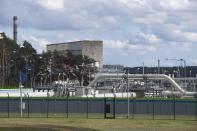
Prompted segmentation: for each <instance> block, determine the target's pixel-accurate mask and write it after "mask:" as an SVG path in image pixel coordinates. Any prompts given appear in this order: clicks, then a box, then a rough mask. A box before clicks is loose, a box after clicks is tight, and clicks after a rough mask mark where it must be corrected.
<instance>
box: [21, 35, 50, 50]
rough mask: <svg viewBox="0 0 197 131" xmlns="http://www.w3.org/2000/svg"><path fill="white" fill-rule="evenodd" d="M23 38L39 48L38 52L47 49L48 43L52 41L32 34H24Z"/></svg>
mask: <svg viewBox="0 0 197 131" xmlns="http://www.w3.org/2000/svg"><path fill="white" fill-rule="evenodd" d="M22 38H23V39H24V40H27V41H29V42H31V44H32V46H33V47H34V48H36V49H37V51H38V53H41V52H42V51H45V50H46V45H47V44H49V43H50V42H49V41H48V40H46V39H44V38H38V37H35V36H32V35H29V36H26V35H23V36H22Z"/></svg>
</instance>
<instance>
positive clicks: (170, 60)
mask: <svg viewBox="0 0 197 131" xmlns="http://www.w3.org/2000/svg"><path fill="white" fill-rule="evenodd" d="M165 60H167V61H179V62H181V59H169V58H166V59H165ZM177 70H178V77H181V76H180V69H179V66H178V67H177Z"/></svg>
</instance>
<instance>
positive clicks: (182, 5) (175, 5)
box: [160, 0, 190, 10]
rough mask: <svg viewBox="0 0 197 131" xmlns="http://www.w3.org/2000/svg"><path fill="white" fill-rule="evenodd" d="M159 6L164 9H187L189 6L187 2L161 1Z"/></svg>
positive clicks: (180, 0) (187, 0)
mask: <svg viewBox="0 0 197 131" xmlns="http://www.w3.org/2000/svg"><path fill="white" fill-rule="evenodd" d="M160 5H161V6H162V7H163V8H165V9H175V10H176V9H187V8H188V7H189V5H190V1H189V0H161V1H160Z"/></svg>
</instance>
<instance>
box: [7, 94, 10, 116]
mask: <svg viewBox="0 0 197 131" xmlns="http://www.w3.org/2000/svg"><path fill="white" fill-rule="evenodd" d="M7 94H8V103H7V104H8V105H7V108H8V109H7V110H8V118H9V117H10V95H9V93H7Z"/></svg>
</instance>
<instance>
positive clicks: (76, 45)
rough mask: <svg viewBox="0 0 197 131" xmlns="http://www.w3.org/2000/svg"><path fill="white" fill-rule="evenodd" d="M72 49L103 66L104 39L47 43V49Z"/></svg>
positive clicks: (62, 50) (73, 51)
mask: <svg viewBox="0 0 197 131" xmlns="http://www.w3.org/2000/svg"><path fill="white" fill-rule="evenodd" d="M55 50H56V51H61V52H65V53H66V51H67V50H69V51H71V52H72V53H73V54H74V55H85V56H88V57H90V58H92V59H94V60H95V61H96V63H95V64H96V66H97V67H99V68H102V65H103V42H102V41H92V40H83V41H74V42H65V43H55V44H49V45H47V51H55Z"/></svg>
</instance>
